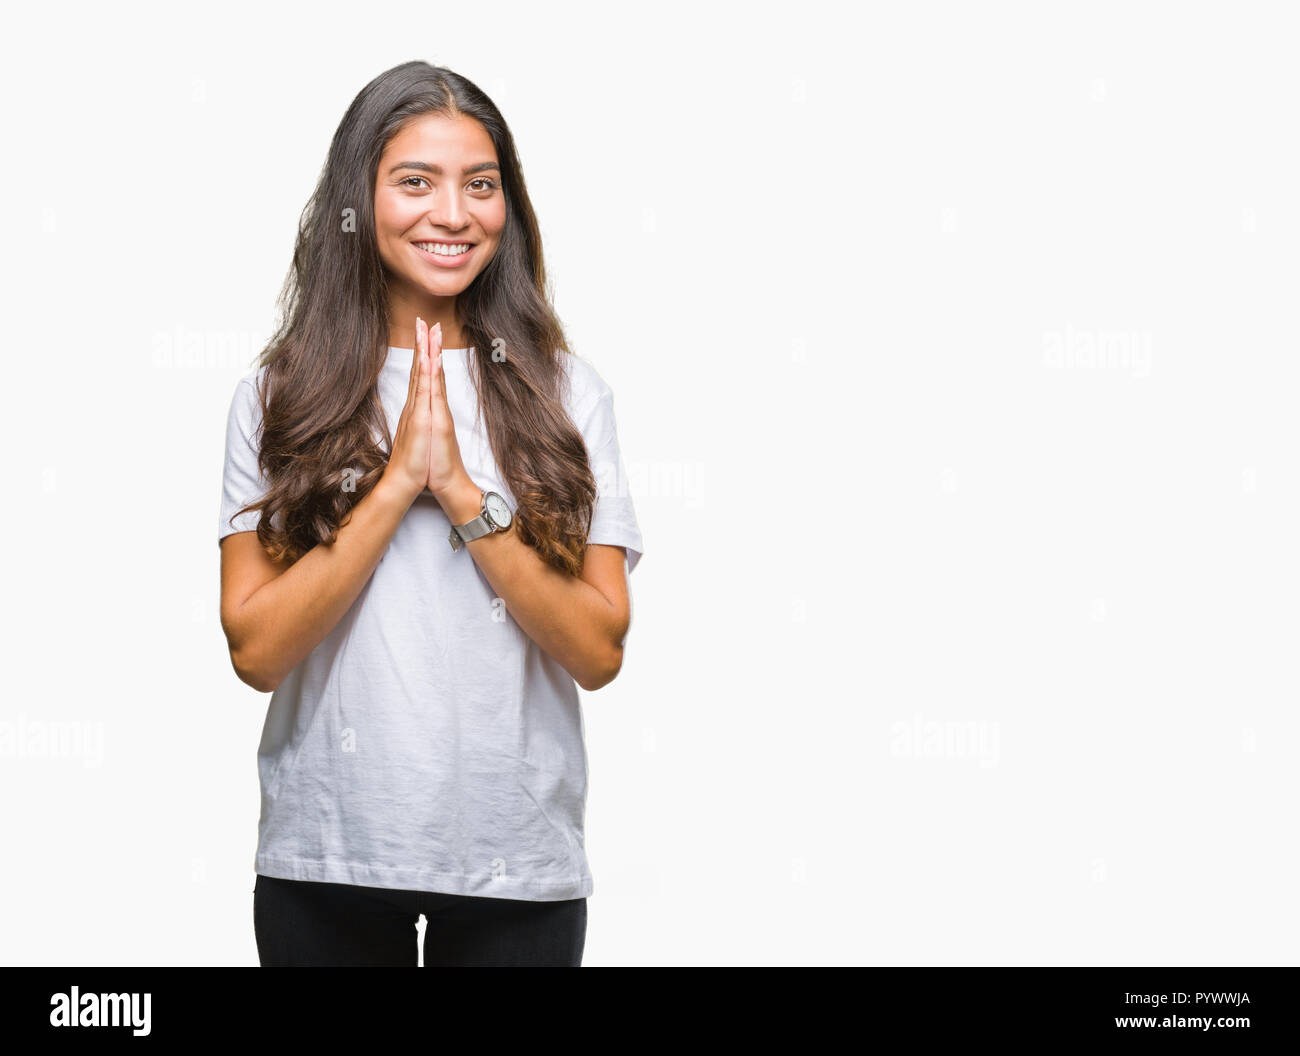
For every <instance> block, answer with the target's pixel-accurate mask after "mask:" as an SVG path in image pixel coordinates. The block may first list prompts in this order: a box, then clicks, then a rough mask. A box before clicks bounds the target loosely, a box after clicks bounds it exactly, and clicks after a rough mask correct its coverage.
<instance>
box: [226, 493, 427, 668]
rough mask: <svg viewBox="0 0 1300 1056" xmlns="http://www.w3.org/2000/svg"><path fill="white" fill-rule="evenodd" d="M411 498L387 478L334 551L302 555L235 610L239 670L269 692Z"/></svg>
mask: <svg viewBox="0 0 1300 1056" xmlns="http://www.w3.org/2000/svg"><path fill="white" fill-rule="evenodd" d="M411 501H412V500H408V499H407V498H406V496H405V495H404V494H403V493H402V491H401V489H400V488H398V487H396V486H394V485H393V484H392V483H391V482H390V481H389V480H388V479H387V478H381V479H380V481H379V483H378V484H376V485H375V487H374V488H373V489H372V490H371V491H370V493H369V494H367V495H366V496H365V497H364V498H362V499H361V500H360V501H359V502H358V503H357V504H356V506H355V507H353V509H352V513H351V517H350V518H349V520H348V522H347V523H346V524H344V525H343V526H342V527H340V528H339V530H338V537H337V538H336V539H335V541H334V543H333V544H331V545H328V546H326V545H323V544H322V545H317V546H314V547H312V548H311V549H310V550H308V551H307V553H305V554H304V555H303V556H302V557H300V558H299V559H298V560H297V561H296V562H295V563H294V564H293V565H292V566H291V567H290V568H288V569H287V570H286V571H285V572H284V573H283V574H281V575H279V576H277V577H275V578H274V579H272V580H271V581H270V582H268V583H266V584H265V585H263V586H262V587H260V588H259V589H258V590H256V591H255V592H254V593H253V594H252V595H251V596H250V597H249V598H248V599H247V600H246V601H245V602H244V604H243V605H242V606H241V607H240V609H239V612H238V616H237V621H236V626H237V638H236V640H237V646H236V647H235V648H234V649H232V656H233V657H234V659H235V663H236V667H237V668H238V669H239V670H240V671H241V672H247V673H248V676H250V677H247V678H246V679H245V680H246V681H250V682H252V683H254V684H256V685H257V686H258V687H259V688H262V689H263V690H266V691H269V690H271V689H274V688H275V687H276V686H278V685H279V684H280V681H281V680H282V679H283V678H284V676H285V675H287V674H288V673H289V672H290V671H292V670H293V669H294V668H295V667H297V666H298V664H299V663H301V662H302V660H303V659H304V658H305V657H306V656H307V654H308V653H310V652H311V651H312V650H313V649H314V648H316V646H317V645H319V644H320V642H321V641H322V640H323V639H324V638H325V636H326V635H328V634H329V632H330V631H331V630H333V628H334V627H335V626H336V625H337V624H338V622H339V620H341V619H342V618H343V615H344V613H346V612H347V610H348V608H349V607H350V606H351V605H352V603H353V602H354V601H355V600H356V599H357V596H358V595H359V594H360V593H361V589H362V587H364V586H365V584H366V582H367V581H368V580H369V579H370V576H371V575H372V574H373V573H374V570H375V567H376V566H377V565H378V564H379V559H380V558H381V557H382V556H383V555H384V551H385V550H387V549H388V544H389V542H390V541H391V539H392V538H393V534H394V533H395V532H396V531H397V526H398V525H399V524H400V523H401V521H402V517H403V516H405V514H406V511H407V509H409V507H410V505H411Z"/></svg>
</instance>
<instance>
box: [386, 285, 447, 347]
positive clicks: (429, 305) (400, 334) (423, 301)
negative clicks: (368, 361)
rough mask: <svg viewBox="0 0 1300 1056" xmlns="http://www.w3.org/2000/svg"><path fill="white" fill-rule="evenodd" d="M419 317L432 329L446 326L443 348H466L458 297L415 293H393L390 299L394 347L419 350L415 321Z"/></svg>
mask: <svg viewBox="0 0 1300 1056" xmlns="http://www.w3.org/2000/svg"><path fill="white" fill-rule="evenodd" d="M416 316H419V317H420V318H421V319H423V320H424V321H425V323H426V324H428V327H429V329H430V330H432V329H433V327H434V324H435V323H441V324H442V347H443V348H464V347H465V342H464V334H463V333H462V329H461V325H460V323H459V322H458V321H457V319H456V298H454V297H431V296H429V295H428V294H425V293H420V294H416V293H415V292H414V291H412V292H405V291H400V292H399V291H396V290H394V291H392V292H391V293H390V295H389V298H388V319H389V323H388V343H389V345H391V346H392V347H393V348H414V347H415V319H416Z"/></svg>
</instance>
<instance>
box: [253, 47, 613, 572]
mask: <svg viewBox="0 0 1300 1056" xmlns="http://www.w3.org/2000/svg"><path fill="white" fill-rule="evenodd" d="M425 114H440V115H443V116H446V117H457V116H462V115H463V116H465V117H469V118H473V119H474V120H475V121H478V122H479V124H481V125H482V126H483V128H484V129H485V130H486V132H487V134H488V135H489V136H490V137H491V139H492V143H493V145H494V146H495V147H496V152H497V160H498V161H499V162H500V166H501V180H502V189H503V191H504V194H505V201H506V222H505V228H504V230H503V231H502V235H501V240H500V242H499V244H498V246H497V250H496V253H495V255H494V256H493V257H492V259H491V261H489V263H488V265H487V266H486V267H485V268H484V269H483V271H482V272H481V273H480V274H479V275H478V276H476V277H475V279H474V281H473V282H472V283H471V284H470V285H469V287H468V288H467V289H466V290H464V291H463V292H462V293H460V294H459V295H458V296H457V298H456V315H457V319H458V322H459V323H460V325H461V327H462V329H463V332H464V336H465V344H466V345H467V346H468V347H469V348H470V349H471V352H470V353H469V357H468V358H469V361H470V376H471V378H472V380H473V383H474V386H475V389H476V390H477V393H478V407H477V411H478V414H479V415H480V417H481V419H482V421H483V422H484V424H485V425H486V432H487V437H488V440H489V443H490V444H491V447H492V453H493V455H494V457H495V458H496V462H497V465H498V467H499V468H500V470H501V473H502V476H503V478H504V479H505V481H506V483H507V484H508V486H509V488H510V490H511V492H512V493H513V495H514V498H515V500H516V504H517V509H516V510H515V514H514V525H513V530H515V531H517V532H518V533H519V536H520V538H521V539H522V540H523V541H524V542H525V543H526V544H527V545H529V546H532V547H534V548H535V549H536V550H537V552H538V553H539V554H540V555H541V557H542V559H543V560H545V561H546V562H547V563H548V564H550V565H552V566H554V567H555V568H558V569H561V570H563V571H565V572H568V573H569V574H571V575H577V574H578V573H579V572H581V571H582V558H583V552H584V548H585V545H586V539H587V535H588V531H589V527H590V522H591V513H592V508H593V506H594V503H595V498H596V484H595V479H594V476H593V474H592V471H591V467H590V463H589V461H588V457H587V450H586V446H585V444H584V442H583V439H582V434H581V433H580V432H579V431H578V429H577V428H576V426H575V425H574V423H573V421H572V420H571V419H570V417H569V415H568V412H567V411H566V410H565V407H564V404H563V398H562V392H561V384H562V378H563V372H564V363H563V361H562V360H561V357H562V356H566V355H568V354H569V346H568V342H567V341H566V339H565V335H564V330H563V327H562V326H561V325H560V321H559V319H558V317H557V316H556V314H555V311H554V309H553V308H552V306H551V298H550V291H549V288H548V285H547V281H546V269H545V266H544V264H543V262H542V240H541V233H540V230H539V228H538V225H537V218H536V215H535V214H534V212H533V207H532V203H531V202H530V201H529V199H528V192H527V190H526V188H525V186H524V177H523V172H522V171H521V169H520V166H519V158H518V156H517V154H516V152H515V145H514V139H513V137H512V136H511V134H510V130H509V128H508V127H507V126H506V123H505V119H504V118H503V117H502V116H501V112H500V111H499V110H498V109H497V108H496V106H495V105H494V104H493V102H492V101H491V100H490V99H489V98H488V97H487V96H486V95H485V94H484V93H483V92H482V91H480V90H479V89H478V87H476V86H475V85H474V84H473V83H471V82H470V81H468V80H466V79H465V78H464V77H461V76H459V75H458V74H456V73H453V72H452V71H451V70H449V69H447V68H446V67H442V66H431V65H429V64H428V63H425V62H407V63H403V64H402V65H400V66H395V67H393V69H391V70H388V71H387V72H386V73H382V74H380V75H379V76H378V77H376V78H375V79H374V80H373V81H371V82H370V83H369V84H367V85H366V86H365V88H363V89H362V90H361V92H360V93H359V94H358V95H357V97H356V98H355V99H354V100H353V101H352V105H351V106H349V107H348V110H347V113H346V114H344V115H343V120H342V122H341V123H340V124H339V127H338V130H337V131H336V132H335V133H334V140H333V142H332V143H331V144H330V150H329V156H328V158H327V159H326V161H325V166H324V169H323V170H322V172H321V175H320V180H319V182H318V183H317V185H316V189H315V191H314V192H313V193H312V196H311V198H310V200H309V201H308V203H307V205H306V207H305V208H304V209H303V212H302V215H301V217H300V219H299V223H298V236H297V240H296V243H295V245H294V251H293V266H292V268H291V269H290V271H289V274H288V277H287V278H286V279H285V283H284V288H283V290H282V291H281V294H280V297H279V300H278V302H277V303H278V304H279V305H280V308H281V312H282V315H281V321H280V323H279V327H278V329H277V331H276V332H275V334H274V335H273V336H272V337H271V339H270V341H269V342H268V343H267V346H266V348H265V349H264V350H263V351H262V353H261V354H260V356H259V358H258V365H259V367H260V366H266V367H267V368H268V369H267V370H266V372H265V374H264V375H263V385H262V386H261V388H260V390H259V397H260V400H261V406H262V437H261V448H260V453H259V456H258V461H259V467H260V469H261V471H262V473H263V475H264V476H265V478H266V481H267V485H268V490H267V492H266V494H264V495H263V497H262V498H261V499H260V500H259V501H258V502H255V503H252V504H250V505H248V506H245V507H244V510H241V511H240V512H244V511H248V510H260V511H261V513H262V517H261V519H260V522H259V523H258V526H257V536H258V540H259V541H260V542H261V544H262V546H263V548H264V549H265V550H266V552H267V553H268V554H269V555H270V556H271V558H272V559H273V560H276V561H281V560H287V561H290V562H292V561H296V560H297V559H298V558H299V557H301V556H302V555H303V554H304V553H306V552H307V551H308V550H310V549H311V548H312V547H313V546H315V545H316V544H318V543H333V542H334V540H335V538H336V534H337V532H338V529H339V527H340V526H341V525H342V524H344V523H346V521H347V518H348V516H349V514H350V511H351V509H352V507H353V506H354V505H356V503H357V502H359V501H360V500H361V499H362V498H363V497H364V496H365V495H366V494H368V493H369V492H370V490H371V489H372V488H373V487H374V486H375V484H376V483H378V481H379V478H380V476H381V475H382V474H383V471H384V467H385V466H386V465H387V462H388V458H389V456H390V455H391V454H392V443H393V439H392V435H391V433H390V431H389V428H388V422H387V419H386V416H385V414H384V411H383V406H382V404H381V402H380V399H379V376H380V372H381V370H382V368H383V365H384V361H385V359H386V357H387V354H388V341H389V318H388V292H387V291H388V287H387V279H386V275H385V271H384V267H383V263H382V261H381V258H380V254H379V249H378V242H377V239H376V235H375V218H374V196H375V178H376V170H377V169H378V166H379V159H380V157H381V156H382V154H383V151H384V148H385V146H386V145H387V144H388V142H389V140H390V139H391V138H392V137H393V136H394V135H395V134H396V133H397V132H398V131H399V130H400V129H401V128H402V126H403V124H404V123H405V122H407V121H409V120H410V119H412V118H414V117H418V116H422V115H425ZM349 215H351V216H353V218H354V222H355V230H346V229H345V228H346V227H347V226H348V225H346V224H345V223H344V221H343V218H344V217H345V216H349ZM494 341H502V342H504V346H503V347H504V348H505V350H506V356H505V359H504V360H501V361H495V360H494V359H493V357H492V350H493V348H494Z"/></svg>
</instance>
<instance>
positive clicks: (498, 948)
mask: <svg viewBox="0 0 1300 1056" xmlns="http://www.w3.org/2000/svg"><path fill="white" fill-rule="evenodd" d="M421 913H423V914H424V916H425V918H426V920H427V924H426V926H425V931H424V965H425V967H426V968H444V967H472V966H477V967H494V966H503V967H510V966H545V967H563V968H578V967H580V966H581V965H582V950H583V946H584V945H585V944H586V940H587V900H586V899H585V898H572V899H567V900H564V901H560V902H527V901H523V900H521V899H513V898H486V897H481V896H478V895H444V894H438V893H434V892H430V891H398V890H394V889H390V888H385V887H360V886H358V885H355V884H329V883H322V882H318V881H315V880H284V879H281V878H280V877H276V876H263V875H262V874H261V873H258V874H257V880H256V881H255V882H254V884H253V928H254V931H255V932H256V934H257V955H258V958H259V959H260V961H261V963H262V967H263V968H270V967H286V966H325V965H363V966H364V965H375V966H410V967H414V966H415V964H416V950H415V938H416V931H415V923H416V918H417V917H418V916H419V915H420V914H421Z"/></svg>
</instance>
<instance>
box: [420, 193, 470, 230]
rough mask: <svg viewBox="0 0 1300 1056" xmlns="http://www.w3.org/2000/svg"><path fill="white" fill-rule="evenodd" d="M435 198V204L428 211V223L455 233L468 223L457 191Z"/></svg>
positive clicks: (466, 212) (467, 216)
mask: <svg viewBox="0 0 1300 1056" xmlns="http://www.w3.org/2000/svg"><path fill="white" fill-rule="evenodd" d="M437 198H438V200H437V202H436V203H435V204H434V206H433V208H431V209H430V210H429V221H430V222H431V223H432V224H433V225H434V226H435V227H441V228H446V230H448V231H450V232H456V231H459V230H460V229H461V228H462V227H464V226H465V225H466V224H467V223H468V222H469V212H468V210H466V208H465V203H464V202H463V201H462V200H461V197H460V192H459V191H455V190H453V191H451V192H449V193H447V194H440V195H438V196H437Z"/></svg>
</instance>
